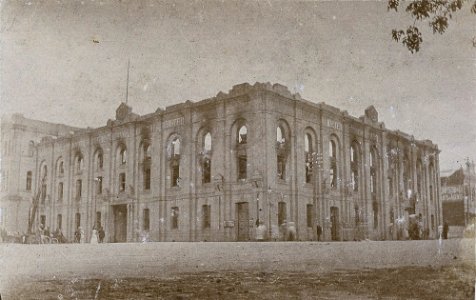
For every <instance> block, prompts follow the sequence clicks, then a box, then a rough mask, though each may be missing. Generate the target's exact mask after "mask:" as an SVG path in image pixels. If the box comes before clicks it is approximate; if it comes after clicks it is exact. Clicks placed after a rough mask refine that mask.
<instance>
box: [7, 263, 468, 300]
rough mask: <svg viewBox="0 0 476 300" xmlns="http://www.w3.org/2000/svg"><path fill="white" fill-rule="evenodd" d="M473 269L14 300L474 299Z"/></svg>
mask: <svg viewBox="0 0 476 300" xmlns="http://www.w3.org/2000/svg"><path fill="white" fill-rule="evenodd" d="M475 276H476V273H475V270H474V267H473V268H472V267H469V266H467V265H463V264H459V265H454V266H445V267H439V268H433V267H402V268H393V269H375V270H362V271H356V270H351V271H339V272H334V273H326V274H318V273H305V272H277V273H265V272H203V273H193V274H190V273H189V274H182V275H176V276H173V277H165V278H164V277H147V278H137V279H135V278H122V279H106V280H104V279H101V280H100V279H85V280H83V279H73V280H47V281H35V282H29V283H26V284H21V283H18V282H17V283H16V284H15V288H14V289H13V290H14V291H15V292H14V293H13V294H10V295H8V296H9V297H8V298H10V299H474V297H475V290H474V286H475V283H474V278H475Z"/></svg>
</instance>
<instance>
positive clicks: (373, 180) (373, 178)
mask: <svg viewBox="0 0 476 300" xmlns="http://www.w3.org/2000/svg"><path fill="white" fill-rule="evenodd" d="M370 192H371V193H376V192H377V161H376V153H375V148H372V149H371V150H370Z"/></svg>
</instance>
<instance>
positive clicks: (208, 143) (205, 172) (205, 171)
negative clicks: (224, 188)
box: [201, 132, 212, 183]
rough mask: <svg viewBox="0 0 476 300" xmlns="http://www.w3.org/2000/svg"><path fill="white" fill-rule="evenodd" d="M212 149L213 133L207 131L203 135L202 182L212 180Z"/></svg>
mask: <svg viewBox="0 0 476 300" xmlns="http://www.w3.org/2000/svg"><path fill="white" fill-rule="evenodd" d="M211 151H212V135H211V134H210V132H207V133H206V134H205V136H204V137H203V149H202V152H203V154H202V162H201V163H202V166H201V167H202V183H209V182H211V177H212V176H211V168H212V160H211Z"/></svg>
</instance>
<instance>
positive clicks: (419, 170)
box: [416, 158, 423, 195]
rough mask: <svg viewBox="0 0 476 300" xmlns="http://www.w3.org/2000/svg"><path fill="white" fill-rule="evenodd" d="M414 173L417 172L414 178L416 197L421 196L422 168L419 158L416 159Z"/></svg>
mask: <svg viewBox="0 0 476 300" xmlns="http://www.w3.org/2000/svg"><path fill="white" fill-rule="evenodd" d="M416 171H417V177H416V180H417V182H416V184H417V193H418V195H421V187H422V183H423V182H422V180H423V167H422V163H421V160H420V158H418V159H417V162H416Z"/></svg>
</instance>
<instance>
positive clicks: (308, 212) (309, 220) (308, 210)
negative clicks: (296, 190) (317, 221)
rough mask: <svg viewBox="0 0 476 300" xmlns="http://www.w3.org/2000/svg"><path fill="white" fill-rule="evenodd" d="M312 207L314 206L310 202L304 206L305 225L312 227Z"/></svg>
mask: <svg viewBox="0 0 476 300" xmlns="http://www.w3.org/2000/svg"><path fill="white" fill-rule="evenodd" d="M313 208H314V206H313V205H312V204H308V205H307V206H306V215H307V218H306V219H307V227H312V219H313V215H314V211H313Z"/></svg>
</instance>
